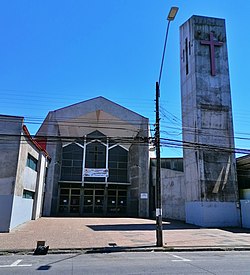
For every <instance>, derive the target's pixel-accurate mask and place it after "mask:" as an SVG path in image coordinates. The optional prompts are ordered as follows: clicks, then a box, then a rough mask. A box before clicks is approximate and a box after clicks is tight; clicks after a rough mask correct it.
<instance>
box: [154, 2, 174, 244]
mask: <svg viewBox="0 0 250 275" xmlns="http://www.w3.org/2000/svg"><path fill="white" fill-rule="evenodd" d="M177 12H178V8H177V7H172V8H171V9H170V11H169V14H168V18H167V19H168V25H167V30H166V35H165V42H164V47H163V54H162V59H161V67H160V74H159V80H158V82H156V86H155V91H156V95H155V96H156V100H155V102H156V112H155V114H156V119H155V147H156V182H155V193H156V196H155V200H156V211H155V215H156V246H157V247H162V246H163V238H162V199H161V152H160V112H159V98H160V83H161V75H162V69H163V64H164V57H165V51H166V45H167V38H168V30H169V25H170V22H171V21H173V20H174V18H175V16H176V14H177Z"/></svg>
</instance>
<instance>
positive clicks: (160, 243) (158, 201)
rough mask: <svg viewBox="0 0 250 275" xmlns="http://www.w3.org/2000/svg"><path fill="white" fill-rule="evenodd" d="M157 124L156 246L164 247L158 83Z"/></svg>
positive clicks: (157, 89) (157, 86) (157, 88)
mask: <svg viewBox="0 0 250 275" xmlns="http://www.w3.org/2000/svg"><path fill="white" fill-rule="evenodd" d="M155 92H156V95H155V96H156V98H155V102H156V112H155V113H156V123H155V147H156V182H155V195H156V196H155V200H156V211H155V214H156V246H157V247H162V246H163V241H162V201H161V152H160V112H159V97H160V88H159V83H158V82H156V86H155Z"/></svg>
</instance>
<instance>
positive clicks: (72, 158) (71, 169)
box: [61, 143, 83, 181]
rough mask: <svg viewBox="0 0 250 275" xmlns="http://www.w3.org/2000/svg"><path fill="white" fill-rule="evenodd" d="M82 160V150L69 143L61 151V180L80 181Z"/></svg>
mask: <svg viewBox="0 0 250 275" xmlns="http://www.w3.org/2000/svg"><path fill="white" fill-rule="evenodd" d="M82 158H83V148H82V147H81V146H79V145H77V144H75V143H71V144H69V145H67V146H65V147H63V150H62V166H61V180H63V181H81V180H82Z"/></svg>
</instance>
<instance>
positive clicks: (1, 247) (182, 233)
mask: <svg viewBox="0 0 250 275" xmlns="http://www.w3.org/2000/svg"><path fill="white" fill-rule="evenodd" d="M155 235H156V234H155V221H154V220H150V219H138V218H52V217H49V218H45V217H43V218H40V219H38V220H35V221H29V222H27V223H24V224H22V225H20V226H18V227H16V228H15V229H13V230H12V231H11V232H10V233H0V253H2V254H3V253H6V252H10V253H12V252H20V251H21V252H26V253H27V252H32V251H34V249H35V248H36V243H37V241H45V242H46V245H49V246H50V250H49V251H50V252H59V253H60V252H65V251H77V250H78V251H79V250H83V251H89V252H91V251H92V252H94V251H107V249H110V250H112V249H113V250H121V251H127V250H140V249H142V250H154V249H156V246H155V243H156V237H155ZM163 238H164V248H161V249H165V250H175V251H186V250H228V249H234V250H250V230H247V229H240V228H228V229H217V228H199V227H196V226H193V225H189V224H186V223H184V222H177V221H165V222H163ZM158 249H159V248H158Z"/></svg>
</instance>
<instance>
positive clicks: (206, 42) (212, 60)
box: [201, 32, 223, 76]
mask: <svg viewBox="0 0 250 275" xmlns="http://www.w3.org/2000/svg"><path fill="white" fill-rule="evenodd" d="M209 39H210V40H202V41H201V45H208V46H209V48H210V64H211V75H213V76H214V75H215V55H214V47H215V46H217V47H220V46H222V45H223V43H222V42H218V41H214V34H213V33H212V32H210V34H209Z"/></svg>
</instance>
